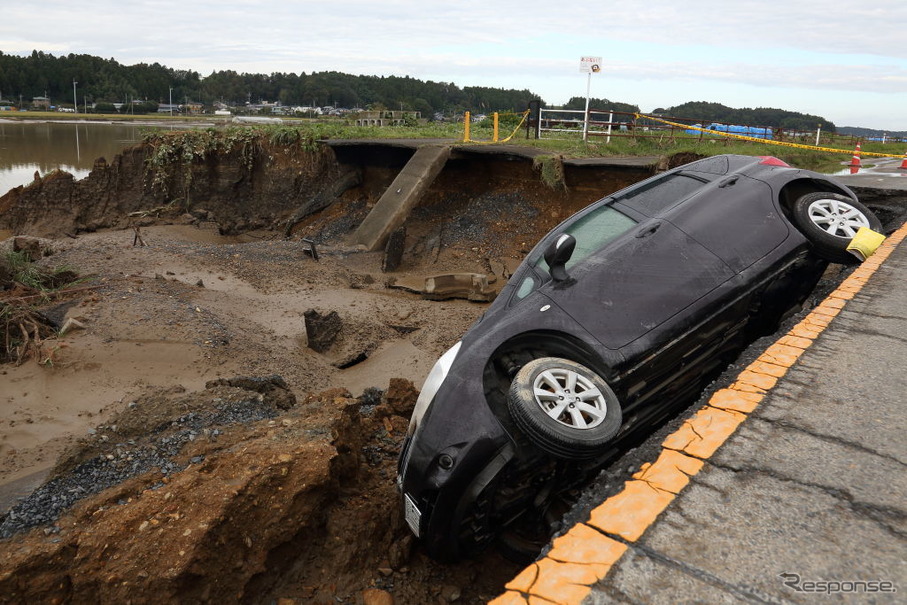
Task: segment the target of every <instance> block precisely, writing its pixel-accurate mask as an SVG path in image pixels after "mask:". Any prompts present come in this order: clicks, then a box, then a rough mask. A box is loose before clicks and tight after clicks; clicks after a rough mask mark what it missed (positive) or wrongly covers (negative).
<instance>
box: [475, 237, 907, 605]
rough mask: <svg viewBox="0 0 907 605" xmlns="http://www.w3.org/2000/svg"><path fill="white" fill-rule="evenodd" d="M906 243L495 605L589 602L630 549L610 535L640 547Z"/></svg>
mask: <svg viewBox="0 0 907 605" xmlns="http://www.w3.org/2000/svg"><path fill="white" fill-rule="evenodd" d="M905 237H907V224H905V225H904V226H902V227H901V228H900V229H898V230H897V231H896V232H895V233H893V234H892V235H891V236H889V237H888V238H887V239H886V240H885V242H884V243H883V244H882V245H881V246H879V248H878V250H876V252H875V254H873V255H872V257H870V259H869V260H866V261H864V262H863V263H862V265H860V267H859V268H858V269H856V270H854V272H853V273H851V275H850V276H849V277H848V278H847V279H845V280H844V281H843V282H842V283H841V285H840V286H838V288H837V289H836V290H835V291H834V292H832V293H831V294H829V295H828V297H827V298H826V299H825V300H824V301H822V303H821V304H819V305H818V306H817V307H816V308H815V309H813V311H812V312H810V313H809V314H808V315H807V316H806V317H805V318H804V319H803V320H802V321H801V322H800V323H798V324H797V325H796V326H794V327H793V328H792V329H791V330H790V331H789V332H788V333H787V334H785V335H784V336H782V337H781V338H779V339H778V340H777V341H776V342H775V344H773V345H771V346H770V347H768V348H767V349H766V350H765V352H764V353H763V354H762V355H760V356H759V358H758V359H756V361H754V362H753V363H751V364H750V365H749V366H747V367H746V369H744V370H743V371H742V372H741V373H740V375H739V376H738V377H737V381H736V382H734V383H733V384H731V385H730V386H729V387H727V388H724V389H720V390H718V391H716V392H715V393H714V394H712V397H711V398H709V401H708V403H706V405H705V406H703V407H702V408H701V409H700V410H699V411H697V412H696V413H695V414H694V415H693V416H692V417H691V418H689V419H687V420H685V421H684V422H683V423H682V424H681V425H680V427H679V428H678V429H677V430H676V431H675V432H673V433H672V434H670V435H668V436H667V437H666V438H665V440H664V441H663V442H662V448H663V449H662V451H661V454H660V455H659V456H658V459H657V460H656V461H655V462H653V463H646V464H644V465H643V466H642V468H641V469H640V470H639V472H637V473H636V474H634V475H633V477H632V478H631V479H629V480H628V481H627V482H626V483H625V484H624V489H623V490H622V491H621V492H619V493H617V494H615V495H613V496H611V497H610V498H608V499H607V500H605V501H604V502H602V503H601V504H600V505H599V506H598V507H596V508H595V509H594V510H593V511H592V512H591V513H590V516H589V521H588V523H579V524H577V525H575V526H573V527H572V528H571V529H570V530H569V531H568V532H567V533H566V534H564V535H563V536H561V537H559V538H556V539H555V540H554V542H553V543H552V549H551V551H549V553H548V554H547V555H546V557H545V558H543V559H540V560H539V561H536V562H535V563H532V564H531V565H529V566H528V567H526V568H525V569H524V570H523V571H522V572H520V573H519V574H518V575H517V576H516V577H515V578H514V579H513V580H511V581H510V582H509V583H508V584H507V585H506V586H505V588H506V592H505V593H504V594H502V595H501V596H499V597H497V598H496V599H494V600H492V601H490V603H491V605H535V604H536V603H538V604H539V605H541V604H545V603H554V604H556V605H574V604H577V603H580V602H581V601H582V600H583V599H585V598H586V597H587V596H588V595H589V593H590V592H591V591H592V585H593V584H595V583H597V582H599V581H600V580H602V579H604V578H605V576H606V575H607V574H608V572H609V571H610V570H611V568H612V567H613V566H614V564H615V563H617V561H618V560H619V559H620V557H621V556H622V555H623V553H624V552H625V551H626V550H627V548H628V547H627V545H626V544H624V543H622V542H619V541H617V540H614V539H612V538H609V537H608V536H606V535H605V534H611V535H615V536H620V537H621V538H623V539H624V540H627V541H628V542H636V541H637V540H638V539H639V538H640V537H641V536H642V535H643V533H645V531H646V530H647V529H648V528H649V526H650V525H651V524H652V523H654V522H655V519H656V518H657V517H658V515H660V514H661V513H662V512H663V511H664V510H665V509H666V508H667V507H668V505H670V504H671V502H673V501H674V498H675V496H676V495H677V494H679V493H680V491H681V490H682V489H683V488H684V487H685V486H686V485H687V484H688V483H689V481H690V478H691V477H692V476H693V475H695V474H696V473H698V472H699V470H700V469H701V468H702V466H703V465H704V464H705V460H707V459H708V458H709V457H710V456H711V455H712V454H714V453H715V451H716V450H717V449H718V448H719V447H721V446H722V445H723V444H724V442H725V441H727V439H728V438H729V437H730V436H731V435H732V434H733V433H734V432H735V431H736V430H737V427H738V426H740V424H741V423H742V422H743V421H744V420H746V418H747V416H748V414H749V413H750V412H752V411H753V410H754V409H756V407H757V406H758V405H759V404H760V403H761V402H762V400H763V399H764V397H765V395H766V392H767V391H768V390H769V389H771V388H772V387H774V386H775V383H776V382H777V381H778V379H779V378H781V377H783V376H784V374H786V373H787V370H788V369H790V368H791V367H792V366H793V365H794V364H795V363H796V362H797V360H798V359H799V358H800V356H801V355H802V354H803V353H804V352H805V351H806V349H808V348H809V347H810V346H811V345H812V342H813V341H814V340H815V339H816V338H818V337H819V335H820V334H821V333H822V331H823V330H824V329H825V328H826V327H827V326H828V324H829V323H831V320H832V319H833V318H834V317H835V316H837V315H838V314H839V313H840V312H841V310H842V309H843V308H844V307H845V306H846V305H847V301H849V300H851V299H853V298H854V296H855V295H856V294H858V293H859V292H860V290H861V289H862V287H863V285H864V284H866V282H867V281H868V279H869V278H870V277H871V276H872V274H873V273H875V271H876V269H878V267H880V266H881V264H882V263H883V262H884V261H885V260H886V259H887V258H888V257H889V256H890V255H891V252H892V251H893V250H894V249H895V248H896V247H897V246H898V244H900V243H901V241H902V240H903V239H904V238H905ZM601 532H604V533H601Z"/></svg>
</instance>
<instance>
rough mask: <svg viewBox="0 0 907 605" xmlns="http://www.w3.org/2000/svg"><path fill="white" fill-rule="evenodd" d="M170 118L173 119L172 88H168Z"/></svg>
mask: <svg viewBox="0 0 907 605" xmlns="http://www.w3.org/2000/svg"><path fill="white" fill-rule="evenodd" d="M170 117H171V118H172V117H173V87H172V86H171V87H170Z"/></svg>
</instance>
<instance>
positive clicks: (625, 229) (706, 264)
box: [540, 203, 733, 350]
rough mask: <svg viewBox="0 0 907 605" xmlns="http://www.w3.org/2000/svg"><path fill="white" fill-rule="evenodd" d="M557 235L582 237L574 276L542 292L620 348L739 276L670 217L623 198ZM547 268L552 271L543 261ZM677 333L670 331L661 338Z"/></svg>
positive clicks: (571, 271) (601, 339)
mask: <svg viewBox="0 0 907 605" xmlns="http://www.w3.org/2000/svg"><path fill="white" fill-rule="evenodd" d="M609 230H611V231H613V232H618V234H617V235H615V236H613V237H610V238H607V240H606V241H604V242H603V243H601V242H600V241H599V239H600V234H601V233H602V232H603V231H609ZM557 233H558V234H561V233H569V234H571V235H573V236H574V237H575V238H576V240H577V248H576V251H575V252H574V255H573V258H572V259H571V263H568V265H567V269H568V272H569V275H570V279H569V280H567V282H548V283H547V284H546V285H545V286H543V288H542V292H543V293H544V294H545V295H546V296H548V297H549V298H550V299H551V300H552V301H553V302H554V303H555V304H557V305H558V306H559V307H560V308H561V309H563V310H564V311H565V312H566V313H568V314H569V315H570V316H571V317H573V319H575V320H576V321H577V322H578V323H579V324H581V325H582V326H583V327H584V328H586V330H588V331H589V332H590V333H591V334H592V335H593V336H594V337H595V338H596V339H597V340H598V341H599V342H600V343H601V344H602V345H604V346H605V347H607V348H609V349H613V350H617V349H619V348H621V347H623V346H625V345H627V344H628V343H630V342H632V341H634V340H636V339H638V338H640V337H641V336H643V335H645V334H647V333H649V332H651V331H653V330H655V329H656V328H659V327H660V326H662V325H663V324H665V323H666V322H668V320H669V319H671V318H672V317H674V316H676V315H678V314H680V313H682V312H683V310H684V309H686V308H687V307H689V306H690V305H691V304H693V303H694V302H696V301H698V300H700V299H701V298H702V297H704V296H706V295H708V294H709V293H710V292H712V291H713V290H715V289H716V288H717V287H718V286H719V285H721V284H722V283H724V282H725V281H727V280H728V279H729V278H730V277H731V276H732V275H733V273H732V272H731V271H730V270H729V269H728V267H727V265H725V264H724V263H723V262H722V261H721V259H720V258H718V257H717V256H716V255H714V254H712V253H711V252H710V251H709V250H708V249H706V248H705V247H704V246H703V245H702V244H700V243H698V242H697V241H696V240H694V239H693V238H692V237H690V236H689V235H687V234H686V233H684V232H683V231H682V230H680V229H678V228H677V227H676V226H674V225H673V224H671V223H670V222H669V221H667V220H664V219H652V218H647V217H643V216H642V215H640V214H637V213H635V212H634V211H633V210H632V209H630V208H628V207H626V206H622V205H621V204H619V203H609V204H605V205H601V206H598V207H596V208H594V209H593V211H591V212H587V213H584V214H583V215H581V216H579V217H577V220H575V221H573V222H572V223H569V224H565V225H564V226H563V228H562V229H558V230H557ZM540 268H542V269H543V270H547V267H546V266H545V265H544V261H543V260H542V261H541V262H540ZM671 338H672V335H671V333H670V330H667V331H666V333H665V334H664V335H663V337H660V338H659V339H658V340H662V341H667V340H670V339H671Z"/></svg>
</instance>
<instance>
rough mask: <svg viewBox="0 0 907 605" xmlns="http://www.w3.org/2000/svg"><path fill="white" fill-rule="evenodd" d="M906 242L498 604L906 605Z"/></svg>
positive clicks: (819, 310)
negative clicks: (708, 604) (772, 604)
mask: <svg viewBox="0 0 907 605" xmlns="http://www.w3.org/2000/svg"><path fill="white" fill-rule="evenodd" d="M905 236H907V226H905V227H902V228H901V229H900V230H899V231H898V232H896V233H895V234H893V235H892V236H891V237H890V238H889V242H888V243H887V245H886V246H884V247H885V248H886V249H885V250H884V252H883V249H882V248H880V249H879V252H878V253H877V254H876V255H874V256H873V257H871V258H870V259H868V260H867V261H866V262H864V263H863V265H862V266H861V267H860V268H858V269H857V270H856V271H854V273H853V274H851V276H850V277H848V278H847V279H846V280H845V281H844V282H843V283H842V284H841V286H839V288H838V289H837V290H835V291H834V292H833V293H832V294H831V295H829V297H828V298H827V299H825V301H823V302H822V303H821V304H820V305H818V306H817V307H816V308H815V309H814V310H813V311H812V312H811V313H810V314H809V315H808V316H806V318H804V319H803V320H802V321H801V322H800V323H798V324H797V325H796V326H794V327H793V328H792V329H791V330H790V331H789V332H788V333H787V334H786V335H784V336H782V337H781V338H779V339H778V341H776V343H775V344H773V345H772V346H770V347H769V348H768V349H766V351H765V352H764V353H763V354H762V355H761V356H760V357H759V358H758V359H757V360H756V361H755V362H753V363H752V364H750V365H749V366H747V367H746V368H745V369H744V370H743V371H742V372H740V374H739V375H738V376H737V379H736V381H735V382H733V383H732V384H730V385H729V386H728V387H727V388H722V389H720V390H718V391H716V392H715V393H714V394H713V395H712V396H711V398H710V399H709V400H708V403H707V404H706V405H704V406H703V407H702V408H701V409H700V410H699V411H698V412H696V414H694V415H693V416H692V417H691V418H689V419H687V420H685V421H684V422H683V423H682V424H681V425H680V426H679V427H678V428H677V430H675V431H674V432H673V433H671V434H670V435H668V436H667V437H666V438H665V439H664V441H663V443H662V446H661V451H660V454H658V455H657V459H655V460H654V461H653V462H651V463H650V464H645V465H643V467H642V468H641V469H640V470H639V472H637V473H636V474H634V475H633V478H632V479H631V480H628V481H626V483H625V484H624V486H623V490H622V491H620V492H618V493H616V494H615V495H613V496H611V497H609V498H608V499H606V500H605V501H604V502H603V503H602V504H601V505H599V506H598V507H597V508H595V509H594V510H593V511H592V512H591V513H590V515H589V518H588V519H587V520H585V521H584V522H579V523H577V524H576V525H575V526H574V527H572V528H571V529H570V530H569V531H568V532H567V533H566V534H565V535H563V536H561V537H559V538H556V539H555V541H554V542H553V544H552V547H551V550H550V551H549V552H548V553H547V555H546V556H545V557H544V558H542V559H540V560H539V561H537V562H536V563H533V564H531V565H530V566H529V567H527V568H526V569H524V570H523V572H521V573H520V574H519V575H517V577H515V578H514V579H513V580H512V581H511V582H510V583H508V584H507V586H506V590H507V592H505V593H504V594H503V595H501V596H500V597H498V599H495V601H493V603H494V604H495V605H509V604H518V603H519V604H524V603H533V602H539V603H541V602H553V603H562V604H567V603H571V604H572V603H583V604H584V605H600V604H611V603H646V604H649V603H651V604H661V603H665V604H672V605H673V604H677V603H816V602H822V603H826V602H827V603H902V602H904V593H905V592H907V498H905V496H907V439H905V437H904V436H905V432H907V431H905V429H907V421H905V415H904V403H905V401H907V372H905V369H907V364H905V359H907V304H905V301H907V285H905V283H907V243H903V242H902V240H903V239H904V238H905Z"/></svg>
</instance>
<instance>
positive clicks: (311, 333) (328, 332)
mask: <svg viewBox="0 0 907 605" xmlns="http://www.w3.org/2000/svg"><path fill="white" fill-rule="evenodd" d="M304 317H305V332H306V336H307V337H308V341H309V348H310V349H312V350H313V351H315V352H317V353H324V352H325V351H327V350H328V349H330V348H331V345H333V344H334V341H335V340H337V336H338V335H339V334H340V329H341V328H342V327H343V322H341V321H340V316H339V315H338V314H337V311H331V312H330V313H328V314H326V315H322V314H321V313H319V312H318V311H316V310H314V309H309V310H308V311H306V312H305V314H304Z"/></svg>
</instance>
